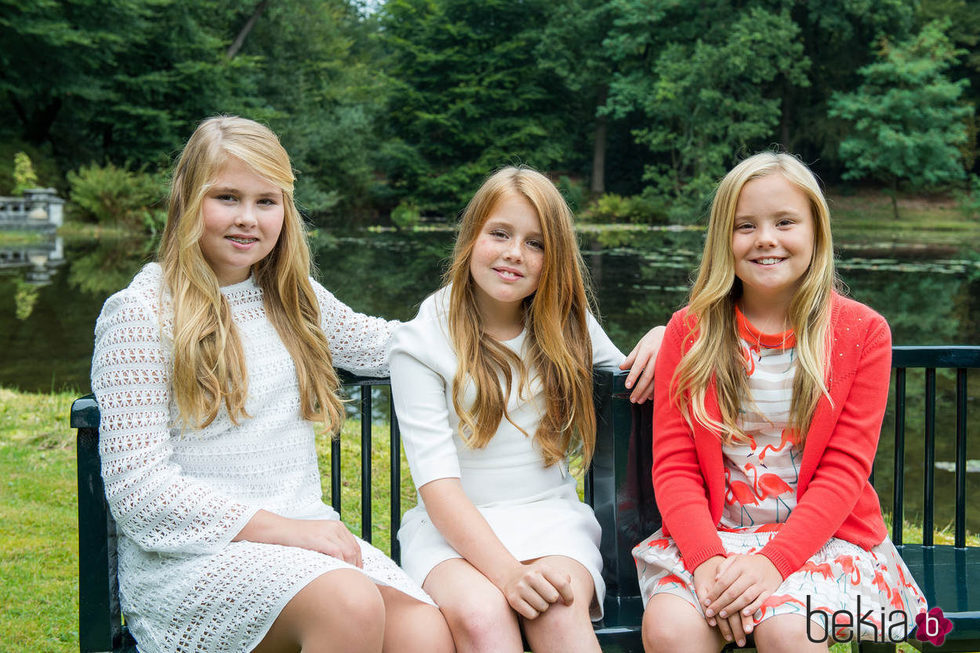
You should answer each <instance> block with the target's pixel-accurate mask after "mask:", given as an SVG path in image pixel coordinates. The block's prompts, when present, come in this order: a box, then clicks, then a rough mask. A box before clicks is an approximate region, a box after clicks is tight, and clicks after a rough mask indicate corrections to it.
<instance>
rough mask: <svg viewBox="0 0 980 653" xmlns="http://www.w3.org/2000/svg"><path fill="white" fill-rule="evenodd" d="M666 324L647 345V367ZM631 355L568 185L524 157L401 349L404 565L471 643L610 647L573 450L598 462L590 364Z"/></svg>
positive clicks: (394, 378)
mask: <svg viewBox="0 0 980 653" xmlns="http://www.w3.org/2000/svg"><path fill="white" fill-rule="evenodd" d="M661 332H662V327H657V328H656V329H655V330H653V331H652V332H651V334H648V337H647V338H645V339H644V341H641V344H640V345H638V346H637V349H636V350H634V352H635V353H636V354H637V355H636V356H635V358H636V359H637V365H635V366H634V373H633V374H634V378H637V374H638V372H639V370H641V369H643V368H644V367H646V363H647V361H652V360H653V359H655V358H656V348H657V347H658V346H659V338H660V336H661ZM623 358H624V357H623V355H622V354H621V353H620V352H619V350H618V349H616V347H615V346H614V345H613V344H612V342H610V340H609V338H608V337H607V336H606V334H605V333H603V331H602V328H601V327H600V326H599V324H598V322H596V320H595V318H594V317H593V316H592V314H591V313H590V310H589V301H588V298H587V294H586V289H585V286H584V283H583V278H582V272H581V261H580V256H579V252H578V247H577V245H576V243H575V237H574V234H573V233H572V216H571V212H570V211H569V209H568V206H567V205H566V204H565V201H564V200H563V199H562V197H561V194H560V193H559V192H558V190H557V189H556V188H555V186H554V185H553V184H552V183H551V182H550V181H549V180H548V179H547V178H546V177H544V176H543V175H541V174H539V173H537V172H534V171H533V170H529V169H526V168H505V169H503V170H501V171H499V172H497V173H496V174H494V175H493V176H491V177H490V178H489V179H488V180H487V181H486V183H484V185H483V186H482V187H481V188H480V190H479V191H477V193H476V195H475V196H474V197H473V199H472V200H471V201H470V203H469V205H468V206H467V208H466V210H465V212H464V214H463V218H462V221H461V225H460V233H459V236H458V238H457V241H456V249H455V255H454V260H453V264H452V266H451V269H450V270H449V272H448V273H447V285H446V286H445V287H443V288H442V289H441V290H439V291H438V292H436V293H435V294H434V295H432V296H431V297H429V298H428V299H426V300H425V302H424V303H423V304H422V307H421V308H420V310H419V314H418V316H417V317H416V318H415V319H414V320H412V321H411V322H409V323H407V324H405V325H403V326H401V327H399V328H398V329H397V330H396V331H395V333H394V334H393V336H392V349H391V385H392V392H393V394H394V401H395V407H396V409H397V412H398V419H399V426H400V428H401V432H402V438H403V442H404V444H405V453H406V455H407V457H408V462H409V465H410V467H411V470H412V478H413V480H414V481H415V485H416V487H418V489H419V496H420V499H421V500H420V502H419V504H418V505H417V506H416V507H415V508H413V509H412V510H410V511H408V512H407V513H406V514H405V516H404V518H403V519H402V526H401V529H400V530H399V531H398V539H399V541H400V542H401V545H402V563H403V564H404V565H405V569H406V571H407V572H408V573H409V575H410V576H412V577H413V578H414V579H415V580H417V581H418V582H421V583H423V587H424V588H425V589H426V591H427V592H429V594H430V595H431V596H432V597H433V598H434V599H435V600H436V602H437V603H438V604H439V607H440V608H442V610H443V613H444V614H445V615H446V619H447V621H448V622H449V626H450V628H451V629H452V632H453V636H454V638H455V641H456V646H457V649H458V650H459V651H461V652H462V651H489V652H492V653H517V652H520V651H523V650H524V649H523V647H522V645H521V629H522V628H523V630H524V633H525V634H526V635H527V640H528V642H529V643H530V645H531V647H532V649H533V650H534V651H537V652H540V651H561V652H563V653H572V652H575V651H598V650H599V645H598V642H597V641H596V637H595V634H594V633H593V630H592V625H591V622H590V616H592V617H596V618H598V617H599V616H601V614H602V599H603V595H604V593H605V585H604V583H603V580H602V576H601V570H602V559H601V556H600V554H599V537H600V533H599V524H598V522H597V521H596V519H595V516H594V515H593V513H592V509H591V508H589V506H587V505H585V504H584V503H582V502H581V501H580V500H579V498H578V495H577V494H576V487H575V485H576V484H575V479H574V477H572V476H571V475H570V474H569V471H568V460H567V458H566V455H567V454H568V452H569V450H570V449H571V448H574V447H577V446H579V445H581V448H582V453H583V458H584V463H585V464H588V461H589V458H590V456H591V454H592V450H593V447H594V445H595V415H594V412H593V405H592V368H593V365H596V366H610V365H618V364H620V363H622V362H623ZM632 358H634V356H633V355H632V354H631V357H630V361H629V362H633V361H632ZM651 367H652V365H651ZM639 387H640V386H639V385H637V386H636V388H639ZM636 388H635V389H636ZM641 394H642V393H641Z"/></svg>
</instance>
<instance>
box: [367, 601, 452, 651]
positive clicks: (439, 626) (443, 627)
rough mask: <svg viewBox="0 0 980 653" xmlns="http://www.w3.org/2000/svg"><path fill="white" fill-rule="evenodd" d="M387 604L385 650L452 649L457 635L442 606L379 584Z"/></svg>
mask: <svg viewBox="0 0 980 653" xmlns="http://www.w3.org/2000/svg"><path fill="white" fill-rule="evenodd" d="M378 591H380V592H381V598H382V599H383V600H384V604H385V640H384V651H385V652H386V653H387V652H388V651H398V652H399V653H452V652H453V651H454V650H455V649H454V647H453V636H452V633H450V632H449V626H448V625H447V624H446V619H445V617H443V616H442V613H441V612H440V611H439V608H436V607H434V606H431V605H429V604H428V603H422V602H421V601H419V600H418V599H414V598H412V597H411V596H409V595H408V594H405V593H404V592H400V591H398V590H396V589H395V588H393V587H387V586H385V585H378Z"/></svg>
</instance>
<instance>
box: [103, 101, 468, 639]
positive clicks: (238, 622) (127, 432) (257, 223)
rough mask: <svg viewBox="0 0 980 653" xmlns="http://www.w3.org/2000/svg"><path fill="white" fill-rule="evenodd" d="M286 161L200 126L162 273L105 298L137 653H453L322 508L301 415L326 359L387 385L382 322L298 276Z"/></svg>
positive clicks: (395, 582)
mask: <svg viewBox="0 0 980 653" xmlns="http://www.w3.org/2000/svg"><path fill="white" fill-rule="evenodd" d="M292 192H293V174H292V168H291V166H290V163H289V157H288V155H287V154H286V152H285V150H284V149H283V148H282V146H281V145H280V144H279V141H278V139H277V138H276V136H275V135H274V134H273V133H272V132H271V131H269V130H268V129H267V128H265V127H263V126H261V125H259V124H257V123H255V122H252V121H250V120H245V119H241V118H235V117H218V118H212V119H209V120H206V121H204V122H203V123H201V125H200V126H199V127H198V128H197V130H196V131H195V132H194V134H193V136H191V139H190V141H189V142H188V143H187V146H186V147H185V149H184V151H183V153H182V154H181V157H180V160H179V161H178V163H177V166H176V168H175V170H174V175H173V181H172V186H171V192H170V205H169V212H168V216H167V225H166V229H165V231H164V234H163V240H162V242H161V244H160V255H159V263H151V264H149V265H147V266H146V267H145V268H144V269H143V270H142V271H141V272H140V273H139V274H137V275H136V277H135V278H134V279H133V281H132V283H131V284H130V286H129V287H128V288H126V289H125V290H122V291H120V292H118V293H116V294H115V295H113V296H112V297H110V298H109V299H108V301H106V303H105V306H104V307H103V310H102V314H101V316H100V317H99V320H98V323H97V325H96V343H95V354H94V357H93V361H92V388H93V390H94V392H95V395H96V398H97V400H98V402H99V408H100V411H101V414H102V420H101V425H100V430H101V439H100V443H99V450H100V455H101V459H102V476H103V479H104V481H105V490H106V498H107V500H108V502H109V507H110V509H111V510H112V514H113V516H114V517H115V519H116V524H117V528H118V533H119V539H118V554H119V592H120V600H121V604H122V611H123V614H124V615H125V618H126V623H127V625H128V626H129V628H130V631H131V632H132V633H133V634H134V636H135V637H136V640H137V642H138V647H139V649H140V650H141V651H148V652H155V651H168V652H169V651H206V652H208V653H214V652H217V651H250V650H258V651H295V650H299V649H302V650H303V651H304V652H309V651H337V652H344V653H349V652H352V651H382V650H385V651H388V650H392V651H394V650H398V651H419V652H423V651H424V652H426V653H428V652H430V651H451V650H452V639H451V636H450V633H449V631H448V628H447V626H446V623H445V620H444V619H443V617H442V615H441V614H440V613H439V611H438V609H437V608H436V607H435V606H434V605H433V604H432V603H431V600H430V599H429V598H428V597H427V596H426V595H425V593H424V592H423V591H422V590H421V588H420V587H419V585H418V584H417V583H414V582H412V581H411V580H410V579H409V578H408V577H407V576H406V575H405V573H404V572H403V571H401V570H400V569H399V568H398V567H397V566H396V565H395V564H394V563H393V562H392V561H391V560H390V559H388V558H387V557H386V556H384V555H383V554H382V553H381V552H380V551H378V550H377V549H375V548H374V547H372V546H371V545H369V544H367V543H365V542H363V541H361V540H360V539H358V538H356V537H355V536H354V535H352V534H351V533H350V531H348V530H347V528H346V527H345V526H344V524H343V523H341V522H340V521H339V520H338V515H337V513H336V512H335V511H333V510H332V509H331V508H330V507H328V506H327V505H326V504H324V502H323V500H322V497H321V490H320V476H319V471H318V468H317V458H316V451H315V448H314V433H313V422H321V423H322V424H325V425H326V426H327V427H328V428H329V429H331V430H332V431H336V430H338V428H339V425H340V423H341V421H342V419H343V414H344V413H343V408H342V406H341V404H340V401H339V399H338V398H337V395H336V391H337V388H338V379H337V376H336V374H335V373H334V370H333V365H335V364H336V365H339V366H341V367H344V368H346V369H349V370H351V371H354V372H358V373H362V374H379V375H380V374H384V373H385V371H386V369H385V348H386V346H387V341H388V337H389V333H390V330H391V328H392V327H393V326H394V324H393V323H388V322H385V321H384V320H380V319H377V318H370V317H367V316H364V315H360V314H357V313H355V312H353V311H352V310H351V309H349V308H348V307H347V306H345V305H344V304H342V303H341V302H339V301H338V300H337V299H335V298H334V297H333V296H332V295H331V294H330V293H329V292H327V291H326V290H324V289H323V288H322V287H321V286H320V285H319V284H317V283H316V282H315V281H313V280H312V279H310V276H309V274H310V256H309V250H308V247H307V243H306V235H305V231H304V228H303V223H302V220H301V218H300V216H299V214H298V212H297V211H296V207H295V205H294V204H293V198H292Z"/></svg>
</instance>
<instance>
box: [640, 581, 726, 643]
mask: <svg viewBox="0 0 980 653" xmlns="http://www.w3.org/2000/svg"><path fill="white" fill-rule="evenodd" d="M642 636H643V650H644V651H646V652H647V653H660V652H664V653H668V652H673V651H705V652H706V651H719V650H721V647H722V643H723V642H722V639H721V635H720V634H719V633H718V632H717V630H715V629H713V628H711V627H710V626H709V625H708V623H707V621H705V620H704V618H703V617H702V616H701V614H700V613H699V612H698V611H697V609H696V608H695V607H694V606H692V605H690V604H689V603H687V601H685V600H684V599H682V598H680V597H677V596H672V595H663V594H660V595H656V596H654V597H653V598H652V599H650V602H649V603H647V607H646V610H645V611H644V613H643V630H642Z"/></svg>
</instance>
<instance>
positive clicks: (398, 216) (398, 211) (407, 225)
mask: <svg viewBox="0 0 980 653" xmlns="http://www.w3.org/2000/svg"><path fill="white" fill-rule="evenodd" d="M421 217H422V216H421V214H420V213H419V207H418V206H417V205H416V204H415V203H414V202H411V201H406V200H403V201H402V202H401V203H400V204H399V205H398V206H396V207H395V208H394V209H392V211H391V222H392V224H394V225H395V228H396V229H398V230H402V229H411V228H412V227H414V226H416V225H417V224H418V223H419V220H420V219H421Z"/></svg>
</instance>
